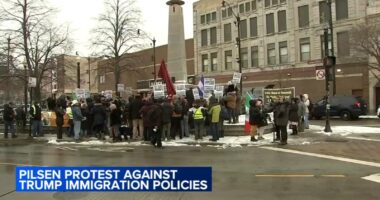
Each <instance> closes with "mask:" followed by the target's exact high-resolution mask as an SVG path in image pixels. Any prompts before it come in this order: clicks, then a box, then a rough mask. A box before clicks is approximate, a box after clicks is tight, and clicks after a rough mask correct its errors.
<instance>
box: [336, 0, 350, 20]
mask: <svg viewBox="0 0 380 200" xmlns="http://www.w3.org/2000/svg"><path fill="white" fill-rule="evenodd" d="M335 8H336V20H342V19H348V2H347V0H335Z"/></svg>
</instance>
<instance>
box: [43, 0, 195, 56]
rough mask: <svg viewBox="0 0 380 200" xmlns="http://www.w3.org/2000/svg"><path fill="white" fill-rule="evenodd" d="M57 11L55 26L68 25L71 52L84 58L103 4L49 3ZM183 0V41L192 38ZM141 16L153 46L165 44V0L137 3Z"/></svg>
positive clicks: (88, 0) (85, 0) (84, 0)
mask: <svg viewBox="0 0 380 200" xmlns="http://www.w3.org/2000/svg"><path fill="white" fill-rule="evenodd" d="M50 1H51V2H52V6H53V7H55V8H57V9H58V11H59V12H58V14H57V23H68V24H69V25H70V30H71V31H72V38H73V39H74V41H75V49H74V52H75V51H78V52H79V53H80V55H83V56H87V55H88V54H90V53H91V52H90V51H89V50H88V49H89V44H90V43H89V40H90V36H91V35H90V31H91V29H92V28H93V27H95V25H96V20H95V18H96V17H97V16H98V15H99V13H101V12H102V10H103V2H104V1H103V0H50ZM195 1H197V0H185V5H184V23H185V38H192V37H193V11H192V8H193V2H195ZM137 2H138V5H137V6H138V7H139V8H140V10H141V12H142V21H143V26H142V29H143V30H144V31H146V32H147V33H148V34H149V35H150V36H151V37H155V38H156V39H157V45H163V44H167V40H168V15H169V14H168V12H169V9H168V6H167V5H166V2H167V0H137Z"/></svg>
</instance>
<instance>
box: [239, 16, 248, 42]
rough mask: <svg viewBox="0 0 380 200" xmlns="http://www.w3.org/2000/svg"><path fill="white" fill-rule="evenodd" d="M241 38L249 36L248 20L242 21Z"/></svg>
mask: <svg viewBox="0 0 380 200" xmlns="http://www.w3.org/2000/svg"><path fill="white" fill-rule="evenodd" d="M240 38H247V20H241V21H240Z"/></svg>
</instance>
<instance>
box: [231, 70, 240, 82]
mask: <svg viewBox="0 0 380 200" xmlns="http://www.w3.org/2000/svg"><path fill="white" fill-rule="evenodd" d="M240 81H241V73H238V72H234V75H233V77H232V83H240Z"/></svg>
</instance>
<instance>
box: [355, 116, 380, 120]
mask: <svg viewBox="0 0 380 200" xmlns="http://www.w3.org/2000/svg"><path fill="white" fill-rule="evenodd" d="M359 118H360V119H380V118H379V117H378V116H376V115H362V116H360V117H359Z"/></svg>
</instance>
